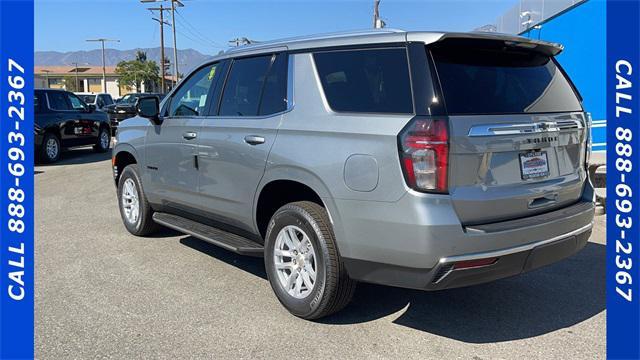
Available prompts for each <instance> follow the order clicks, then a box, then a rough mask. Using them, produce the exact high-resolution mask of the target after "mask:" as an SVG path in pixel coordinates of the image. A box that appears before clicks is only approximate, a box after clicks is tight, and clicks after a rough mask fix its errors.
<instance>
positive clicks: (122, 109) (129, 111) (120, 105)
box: [103, 93, 164, 134]
mask: <svg viewBox="0 0 640 360" xmlns="http://www.w3.org/2000/svg"><path fill="white" fill-rule="evenodd" d="M143 96H155V97H157V98H158V100H162V99H163V98H164V95H162V94H158V93H132V94H127V95H125V96H123V97H122V98H121V99H119V100H118V102H116V103H113V104H111V105H108V106H105V107H104V109H103V110H104V111H105V112H106V113H107V114H109V119H110V121H111V128H112V130H113V133H114V134H115V131H116V129H117V128H118V125H119V124H120V122H121V121H123V120H126V119H128V118H131V117H134V116H135V115H136V101H138V99H139V98H140V97H143Z"/></svg>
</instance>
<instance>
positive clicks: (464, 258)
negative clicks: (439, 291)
mask: <svg viewBox="0 0 640 360" xmlns="http://www.w3.org/2000/svg"><path fill="white" fill-rule="evenodd" d="M592 227H593V221H592V222H591V223H590V224H587V225H585V226H583V227H581V228H579V229H576V230H573V231H570V232H568V233H565V234H562V235H558V236H554V237H552V238H550V239H545V240H540V241H536V242H532V243H528V244H524V245H520V246H515V247H512V248H507V249H501V250H495V251H487V252H480V253H474V254H467V255H458V256H450V257H444V258H441V259H440V261H438V263H439V264H440V266H442V265H443V264H448V263H453V262H458V261H468V260H477V259H485V258H492V257H500V256H505V255H510V254H514V253H519V252H523V251H528V250H531V249H533V248H535V247H538V246H541V245H546V244H550V243H552V242H555V241H558V240H562V239H565V238H568V237H571V236H575V235H578V234H581V233H583V232H585V231H588V230H590V229H591V228H592Z"/></svg>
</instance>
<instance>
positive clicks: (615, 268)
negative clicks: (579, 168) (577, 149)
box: [606, 0, 640, 359]
mask: <svg viewBox="0 0 640 360" xmlns="http://www.w3.org/2000/svg"><path fill="white" fill-rule="evenodd" d="M639 17H640V2H638V1H629V0H627V1H624V0H617V1H616V0H612V1H608V2H607V120H608V124H607V204H606V207H607V357H608V358H610V359H639V358H640V291H639V285H640V271H639V269H640V242H639V241H638V240H639V238H640V217H639V216H638V215H639V214H640V201H638V199H640V177H639V176H638V174H639V173H640V107H639V106H638V105H639V100H640V91H638V89H639V86H640V76H639V75H640V49H639V46H640V23H639V21H638V20H639V19H638V18H639Z"/></svg>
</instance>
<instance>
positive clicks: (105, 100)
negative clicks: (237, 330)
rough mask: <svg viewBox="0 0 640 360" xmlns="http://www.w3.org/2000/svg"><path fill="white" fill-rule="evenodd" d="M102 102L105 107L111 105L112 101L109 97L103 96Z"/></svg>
mask: <svg viewBox="0 0 640 360" xmlns="http://www.w3.org/2000/svg"><path fill="white" fill-rule="evenodd" d="M103 100H104V104H105V105H111V104H113V99H112V98H111V95H104V98H103Z"/></svg>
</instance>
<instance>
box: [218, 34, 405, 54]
mask: <svg viewBox="0 0 640 360" xmlns="http://www.w3.org/2000/svg"><path fill="white" fill-rule="evenodd" d="M403 32H406V31H404V30H400V29H392V28H383V29H363V30H350V31H338V32H330V33H321V34H313V35H303V36H294V37H289V38H282V39H274V40H268V41H261V42H256V43H254V44H248V45H242V46H237V47H234V48H231V49H229V50H227V51H225V53H235V52H238V51H245V50H247V49H260V48H263V47H269V46H274V45H278V44H286V43H290V42H296V41H308V40H321V39H337V38H343V37H349V36H364V35H373V34H380V33H389V34H391V33H403Z"/></svg>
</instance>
